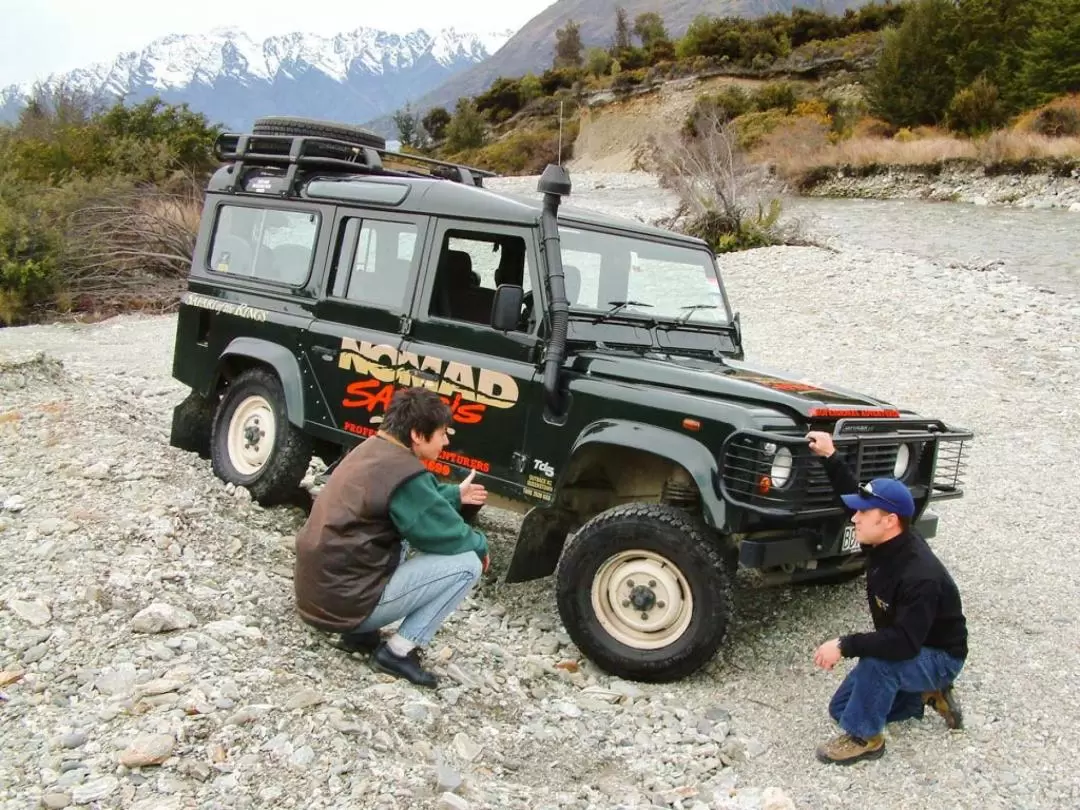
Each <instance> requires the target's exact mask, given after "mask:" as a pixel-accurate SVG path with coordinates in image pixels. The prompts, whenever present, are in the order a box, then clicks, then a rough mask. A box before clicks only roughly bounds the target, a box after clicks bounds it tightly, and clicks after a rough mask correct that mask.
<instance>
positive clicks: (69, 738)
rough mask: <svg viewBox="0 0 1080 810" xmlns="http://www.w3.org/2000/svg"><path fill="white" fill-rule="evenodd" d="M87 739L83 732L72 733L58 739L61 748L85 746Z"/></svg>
mask: <svg viewBox="0 0 1080 810" xmlns="http://www.w3.org/2000/svg"><path fill="white" fill-rule="evenodd" d="M87 739H89V738H88V737H87V736H86V732H85V731H73V732H71V733H70V734H65V735H64V736H63V737H61V738H60V746H61V747H62V748H79V747H81V746H83V745H86V741H87Z"/></svg>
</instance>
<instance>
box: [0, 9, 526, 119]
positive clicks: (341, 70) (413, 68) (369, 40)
mask: <svg viewBox="0 0 1080 810" xmlns="http://www.w3.org/2000/svg"><path fill="white" fill-rule="evenodd" d="M512 33H513V32H511V31H502V32H490V33H480V34H478V33H471V32H460V31H458V30H457V29H455V28H453V27H451V28H445V29H442V30H441V31H438V32H436V33H435V34H434V35H433V34H430V33H428V32H427V31H426V30H424V29H423V28H418V29H416V30H414V31H411V32H409V33H406V34H396V33H390V32H387V31H381V30H377V29H372V28H365V27H358V28H355V29H353V30H351V31H346V32H342V33H339V34H336V35H332V36H323V35H319V34H310V33H305V32H293V33H289V34H282V35H276V36H271V37H267V38H265V39H262V40H255V39H253V38H251V37H250V36H248V35H247V34H246V33H245V32H244V31H242V30H241V29H239V28H236V27H229V28H215V29H212V30H211V31H209V32H206V33H204V34H171V35H168V36H165V37H160V38H158V39H156V40H154V41H153V42H151V43H150V44H149V45H147V46H146V47H144V48H142V49H141V50H139V51H126V52H123V53H120V54H118V55H117V56H116V58H115V59H113V60H112V61H111V62H98V63H95V64H92V65H88V66H87V67H84V68H78V69H76V70H72V71H68V72H65V73H60V74H52V75H50V76H48V77H46V78H45V79H43V80H42V81H41V82H40V83H27V84H22V85H8V86H7V87H3V88H0V121H4V120H8V121H10V120H13V119H14V118H15V117H17V115H18V112H19V111H20V110H21V109H22V108H23V107H24V106H25V104H26V103H27V101H28V99H29V97H30V96H31V95H32V93H33V89H34V87H35V85H37V84H40V85H41V86H43V87H45V88H48V89H50V90H56V89H58V88H60V87H66V88H68V89H71V90H74V91H77V92H79V93H81V94H83V95H86V96H88V97H90V98H92V99H94V100H97V101H100V102H102V103H110V102H111V101H113V100H115V99H119V98H121V97H123V98H125V99H128V100H131V101H136V102H137V101H141V100H144V99H146V98H149V97H150V96H152V95H158V96H160V97H161V98H162V99H163V100H164V101H166V102H168V103H174V104H178V103H185V102H186V103H188V105H189V106H190V107H191V108H192V109H193V110H196V111H198V112H201V113H203V114H205V115H206V116H207V118H208V119H210V121H211V122H215V123H217V122H220V123H222V124H224V125H225V126H226V127H229V128H243V127H245V126H247V125H250V123H251V122H252V121H253V120H254V119H255V118H256V117H258V116H260V115H266V114H281V115H286V114H287V115H303V116H308V117H313V118H334V119H336V120H348V121H353V122H356V123H360V122H362V121H364V120H367V119H369V118H374V117H378V116H380V115H385V114H389V113H391V112H393V111H394V110H395V109H397V107H399V106H400V104H401V100H402V98H403V97H406V98H407V97H410V96H416V95H420V94H422V93H424V92H426V91H427V90H429V89H432V88H434V87H435V86H437V85H439V84H441V83H442V82H444V81H445V80H446V79H447V78H449V77H451V76H453V75H454V74H455V73H456V72H459V71H460V70H462V69H465V68H467V67H469V66H471V65H473V64H476V63H479V62H481V61H483V60H484V59H486V58H488V57H489V56H490V55H491V54H492V53H493V52H495V51H497V50H498V49H499V48H500V47H501V46H502V44H503V43H504V42H505V41H506V40H507V39H508V38H509V36H510V35H511V34H512Z"/></svg>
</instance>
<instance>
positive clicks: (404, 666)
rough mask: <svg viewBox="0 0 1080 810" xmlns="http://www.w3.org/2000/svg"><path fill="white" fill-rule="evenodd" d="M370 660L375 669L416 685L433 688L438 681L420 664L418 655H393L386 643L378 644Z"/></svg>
mask: <svg viewBox="0 0 1080 810" xmlns="http://www.w3.org/2000/svg"><path fill="white" fill-rule="evenodd" d="M371 662H372V664H374V665H375V668H376V669H378V670H380V671H382V672H386V673H389V674H390V675H396V676H397V677H399V678H404V679H405V680H407V681H410V682H411V683H414V684H416V685H417V686H426V687H428V688H429V689H433V688H435V686H437V685H438V683H439V679H438V678H436V677H435V676H434V675H433V674H432V673H430V672H428V671H427V670H426V669H424V668H423V667H421V666H420V657H419V655H413V654H412V652H410V653H409V654H408V655H405V656H400V655H394V653H393V652H391V651H390V648H389V647H388V646H386V644H380V645H379V647H378V649H376V650H375V654H374V655H373V656H372V657H371Z"/></svg>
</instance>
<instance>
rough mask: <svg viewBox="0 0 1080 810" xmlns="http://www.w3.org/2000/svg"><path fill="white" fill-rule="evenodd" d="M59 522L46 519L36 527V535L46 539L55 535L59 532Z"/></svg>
mask: <svg viewBox="0 0 1080 810" xmlns="http://www.w3.org/2000/svg"><path fill="white" fill-rule="evenodd" d="M60 525H61V523H60V520H59V519H57V518H46V519H45V520H43V521H41V522H40V523H39V524H38V525H37V530H38V534H40V535H42V536H43V537H48V536H49V535H51V534H55V533H56V532H57V531H59V530H60Z"/></svg>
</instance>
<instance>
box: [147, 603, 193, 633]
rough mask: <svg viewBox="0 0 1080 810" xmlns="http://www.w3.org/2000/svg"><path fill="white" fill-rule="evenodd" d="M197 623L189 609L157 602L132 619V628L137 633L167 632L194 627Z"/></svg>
mask: <svg viewBox="0 0 1080 810" xmlns="http://www.w3.org/2000/svg"><path fill="white" fill-rule="evenodd" d="M196 624H198V622H197V621H196V619H195V616H194V615H193V614H192V613H190V612H189V611H187V610H184V609H183V608H176V607H173V606H172V605H167V604H165V603H163V602H155V603H154V604H152V605H149V606H148V607H145V608H143V609H142V610H140V611H139V612H138V613H136V614H135V617H134V618H133V619H132V620H131V629H132V631H133V632H135V633H167V632H169V631H172V630H183V629H184V628H187V627H194V626H195V625H196Z"/></svg>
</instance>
